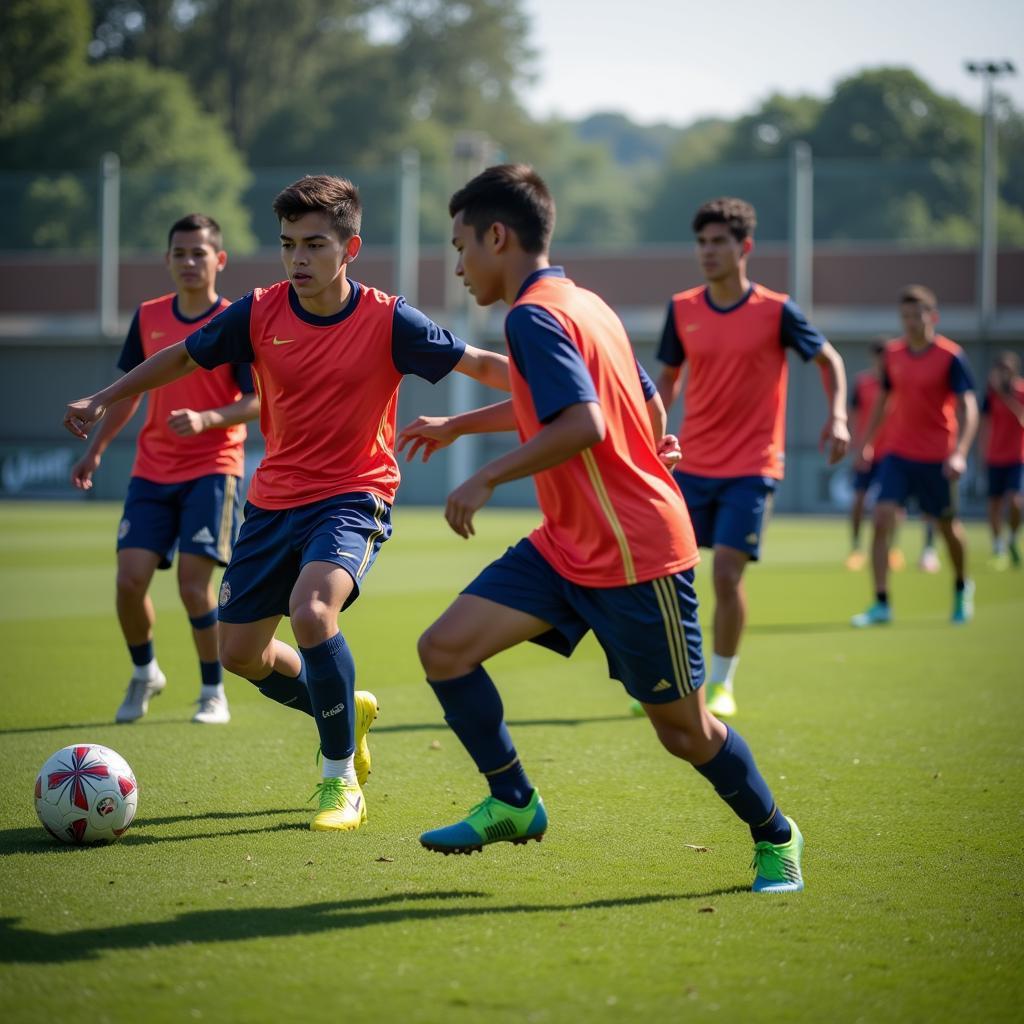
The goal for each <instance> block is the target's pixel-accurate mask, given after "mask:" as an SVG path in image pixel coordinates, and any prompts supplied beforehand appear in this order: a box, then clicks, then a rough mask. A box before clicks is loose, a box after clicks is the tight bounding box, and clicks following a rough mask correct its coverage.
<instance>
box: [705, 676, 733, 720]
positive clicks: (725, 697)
mask: <svg viewBox="0 0 1024 1024" xmlns="http://www.w3.org/2000/svg"><path fill="white" fill-rule="evenodd" d="M708 711H710V712H711V714H713V715H714V716H715V717H716V718H731V717H732V716H733V715H735V714H736V698H735V697H734V696H733V695H732V692H731V691H730V690H729V689H727V688H726V686H725V684H724V683H708Z"/></svg>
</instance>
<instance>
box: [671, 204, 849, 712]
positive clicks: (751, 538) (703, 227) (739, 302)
mask: <svg viewBox="0 0 1024 1024" xmlns="http://www.w3.org/2000/svg"><path fill="white" fill-rule="evenodd" d="M756 221H757V218H756V214H755V212H754V208H753V207H752V206H751V205H750V204H749V203H747V202H744V201H743V200H742V199H732V198H721V199H714V200H711V201H710V202H707V203H704V204H703V205H702V206H701V207H700V208H699V209H698V210H697V212H696V214H695V216H694V218H693V225H692V226H693V232H694V234H695V235H696V237H697V256H698V259H699V261H700V268H701V272H702V273H703V275H704V279H705V282H706V283H705V284H703V285H701V286H700V287H697V288H691V289H689V290H687V291H684V292H679V293H678V294H677V295H674V296H672V299H671V301H670V302H669V308H668V315H667V317H666V319H665V326H664V329H663V331H662V335H661V343H660V345H659V348H658V360H659V361H660V362H661V363H662V370H661V372H660V374H659V375H658V377H657V378H656V382H657V386H658V391H659V393H660V394H661V397H662V400H663V402H664V405H665V408H666V410H669V411H671V409H672V405H673V403H674V402H675V400H676V399H677V398H678V397H679V394H680V392H683V399H684V415H683V423H682V428H681V430H680V433H679V445H680V448H681V449H682V459H681V460H680V461H679V464H678V466H677V467H676V469H675V479H676V482H677V483H678V485H679V487H680V489H681V490H682V492H683V497H684V498H685V499H686V505H687V508H689V510H690V515H691V516H692V518H693V526H694V530H695V532H696V536H697V543H698V544H699V545H700V546H701V547H708V548H712V549H713V550H714V560H713V563H712V577H713V580H714V587H715V611H714V618H713V637H714V649H713V653H712V656H711V672H710V679H709V680H708V698H707V700H708V708H709V709H710V710H711V711H712V712H713V713H714V714H716V715H718V716H720V717H721V716H730V715H734V714H735V713H736V699H735V696H734V693H733V679H734V676H735V674H736V668H737V666H738V664H739V648H740V639H741V637H742V635H743V627H744V624H745V622H746V617H747V598H746V593H745V590H744V586H743V573H744V571H745V570H746V567H747V563H748V562H751V561H755V562H756V561H757V560H758V559H759V558H760V550H761V533H762V530H763V528H764V526H765V522H766V520H767V518H768V515H769V512H770V510H771V504H772V496H773V494H774V492H775V488H776V485H777V484H778V482H779V481H780V480H781V479H782V476H783V463H784V458H785V451H784V449H785V429H786V382H787V374H788V368H787V365H786V350H787V349H790V348H791V349H794V350H795V351H796V352H797V354H798V355H799V356H800V357H801V358H802V359H803V360H805V361H808V360H814V362H816V363H817V364H818V365H819V366H820V367H821V370H822V381H823V384H824V387H825V393H826V396H827V398H828V407H829V411H828V417H827V419H826V421H825V426H824V428H823V430H822V432H821V443H822V445H823V446H824V447H826V448H827V452H828V463H829V465H835V464H836V463H837V462H839V460H840V459H842V457H843V456H844V455H845V454H846V449H847V445H848V444H849V440H850V434H849V431H848V429H847V416H846V371H845V369H844V366H843V360H842V358H841V357H840V355H839V353H838V352H837V351H836V350H835V349H834V348H833V347H832V345H831V344H829V342H828V341H826V340H825V338H824V337H822V335H821V334H820V333H819V332H818V331H817V330H816V329H815V328H814V327H813V326H811V324H810V323H808V321H807V319H806V317H805V316H804V314H803V313H802V312H801V310H800V308H799V307H798V306H797V305H796V303H794V302H793V300H792V299H790V298H789V297H788V296H786V295H782V294H779V293H777V292H772V291H769V290H768V289H767V288H765V287H763V286H762V285H759V284H754V283H752V282H751V280H750V278H749V277H748V276H747V260H748V258H749V257H750V253H751V251H752V250H753V248H754V238H753V234H754V227H755V225H756ZM684 368H685V369H686V371H687V372H686V374H685V375H684V373H683V370H684ZM684 376H685V391H684Z"/></svg>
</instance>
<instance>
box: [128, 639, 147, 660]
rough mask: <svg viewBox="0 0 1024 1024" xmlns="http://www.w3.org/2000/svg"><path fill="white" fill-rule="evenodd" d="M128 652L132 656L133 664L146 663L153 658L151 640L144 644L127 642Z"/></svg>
mask: <svg viewBox="0 0 1024 1024" xmlns="http://www.w3.org/2000/svg"><path fill="white" fill-rule="evenodd" d="M128 653H129V654H130V655H131V656H132V664H133V665H148V664H149V663H150V662H151V661H152V660H153V641H152V640H147V641H146V642H145V643H144V644H129V645H128Z"/></svg>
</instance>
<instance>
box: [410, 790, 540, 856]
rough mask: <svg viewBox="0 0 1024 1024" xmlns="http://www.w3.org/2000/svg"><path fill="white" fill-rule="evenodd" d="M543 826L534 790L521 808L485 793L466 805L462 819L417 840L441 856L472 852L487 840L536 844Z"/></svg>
mask: <svg viewBox="0 0 1024 1024" xmlns="http://www.w3.org/2000/svg"><path fill="white" fill-rule="evenodd" d="M547 827H548V815H547V811H545V810H544V801H543V800H541V798H540V794H539V793H538V792H537V790H534V791H533V796H531V797H530V802H529V803H528V804H527V805H526V806H525V807H513V806H512V805H511V804H507V803H505V802H504V801H503V800H499V799H498V798H497V797H493V796H489V797H487V799H486V800H482V801H481V802H480V803H478V804H477V805H476V806H475V807H472V808H470V811H469V814H467V815H466V817H465V818H463V819H462V821H457V822H456V823H455V824H454V825H446V826H445V827H444V828H435V829H431V831H429V832H424V833H423V835H421V836H420V842H421V843H422V844H423V846H425V847H426V848H427V849H428V850H433V851H434V852H435V853H443V854H444V855H445V856H447V855H448V854H449V853H475V852H476V851H477V850H482V849H483V848H484V847H485V846H488V845H490V844H491V843H515V844H516V845H522V844H523V843H527V842H529V841H530V840H531V839H535V840H536V841H537V842H538V843H539V842H540V841H541V839H542V838H543V836H544V830H545V829H546V828H547Z"/></svg>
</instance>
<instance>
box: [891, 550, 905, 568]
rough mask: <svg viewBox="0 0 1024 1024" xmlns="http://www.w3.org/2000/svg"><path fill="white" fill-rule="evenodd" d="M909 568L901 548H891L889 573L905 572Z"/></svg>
mask: <svg viewBox="0 0 1024 1024" xmlns="http://www.w3.org/2000/svg"><path fill="white" fill-rule="evenodd" d="M906 567H907V560H906V558H905V557H904V556H903V552H902V551H900V549H899V548H890V550H889V571H890V572H903V570H904V569H905V568H906Z"/></svg>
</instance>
